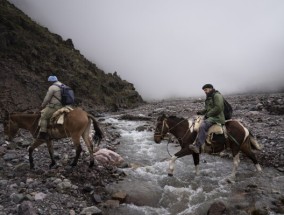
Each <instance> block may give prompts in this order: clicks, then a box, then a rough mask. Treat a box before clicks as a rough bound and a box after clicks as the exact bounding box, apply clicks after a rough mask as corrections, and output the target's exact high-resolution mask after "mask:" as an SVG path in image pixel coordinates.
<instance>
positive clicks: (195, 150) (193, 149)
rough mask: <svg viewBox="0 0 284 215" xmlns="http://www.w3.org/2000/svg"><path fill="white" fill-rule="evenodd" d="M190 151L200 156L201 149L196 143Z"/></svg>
mask: <svg viewBox="0 0 284 215" xmlns="http://www.w3.org/2000/svg"><path fill="white" fill-rule="evenodd" d="M188 147H189V149H190V150H192V151H193V152H194V153H197V154H199V153H200V149H199V147H198V146H196V142H195V141H194V142H193V144H190V145H189V146H188Z"/></svg>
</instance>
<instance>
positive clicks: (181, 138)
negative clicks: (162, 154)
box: [154, 118, 194, 157]
mask: <svg viewBox="0 0 284 215" xmlns="http://www.w3.org/2000/svg"><path fill="white" fill-rule="evenodd" d="M185 120H188V119H183V120H181V121H180V122H178V123H177V124H175V125H174V126H173V127H171V128H170V127H169V125H168V123H167V118H165V119H164V120H163V124H162V130H161V132H159V131H155V134H154V137H161V139H163V138H164V135H165V134H166V133H168V132H170V131H171V130H172V129H174V128H175V127H177V126H178V125H179V124H181V123H182V122H184V121H185ZM165 127H166V128H167V129H168V131H167V132H166V133H165V134H163V131H164V128H165ZM193 127H194V122H193V123H192V124H191V125H190V126H189V128H188V129H187V130H186V132H185V134H184V135H183V136H182V137H177V139H178V141H179V142H180V145H181V146H182V145H183V139H184V137H185V136H186V135H187V133H188V132H189V131H190V130H191V128H193ZM170 142H171V138H169V140H168V143H167V152H168V154H169V155H170V157H172V155H171V153H170V152H169V143H170Z"/></svg>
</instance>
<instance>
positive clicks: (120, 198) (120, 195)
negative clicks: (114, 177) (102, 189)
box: [112, 191, 127, 203]
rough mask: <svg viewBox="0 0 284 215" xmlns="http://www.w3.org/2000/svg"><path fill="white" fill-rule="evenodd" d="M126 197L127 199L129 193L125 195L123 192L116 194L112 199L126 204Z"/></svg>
mask: <svg viewBox="0 0 284 215" xmlns="http://www.w3.org/2000/svg"><path fill="white" fill-rule="evenodd" d="M126 197H127V193H125V192H123V191H120V192H117V193H114V194H113V195H112V199H114V200H118V201H119V203H124V202H125V199H126Z"/></svg>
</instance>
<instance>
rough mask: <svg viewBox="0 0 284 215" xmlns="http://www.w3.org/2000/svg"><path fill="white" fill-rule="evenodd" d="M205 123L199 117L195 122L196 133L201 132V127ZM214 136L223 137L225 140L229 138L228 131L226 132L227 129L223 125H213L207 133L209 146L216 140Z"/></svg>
mask: <svg viewBox="0 0 284 215" xmlns="http://www.w3.org/2000/svg"><path fill="white" fill-rule="evenodd" d="M202 121H203V119H202V117H198V118H197V119H196V120H195V123H194V130H195V131H198V130H199V127H200V125H201V122H202ZM214 135H219V136H220V135H223V136H224V137H225V138H227V130H226V127H225V126H224V125H221V124H213V125H212V126H211V127H210V128H209V130H208V132H207V137H206V141H205V142H206V143H207V144H208V145H211V144H212V142H213V138H214Z"/></svg>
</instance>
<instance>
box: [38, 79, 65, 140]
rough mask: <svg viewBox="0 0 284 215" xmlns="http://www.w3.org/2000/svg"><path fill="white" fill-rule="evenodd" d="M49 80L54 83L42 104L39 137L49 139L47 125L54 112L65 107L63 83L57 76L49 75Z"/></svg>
mask: <svg viewBox="0 0 284 215" xmlns="http://www.w3.org/2000/svg"><path fill="white" fill-rule="evenodd" d="M48 81H49V82H52V85H51V86H50V87H49V88H48V91H47V93H46V96H45V98H44V100H43V102H42V104H41V109H42V110H41V118H40V123H39V126H40V130H39V131H40V133H39V136H38V139H40V140H48V139H49V136H48V133H47V125H48V124H49V120H50V118H51V117H52V115H53V113H54V112H56V111H57V110H59V109H60V108H62V107H63V105H62V103H61V88H60V86H61V85H62V83H61V82H60V81H58V79H57V77H56V76H49V77H48Z"/></svg>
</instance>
